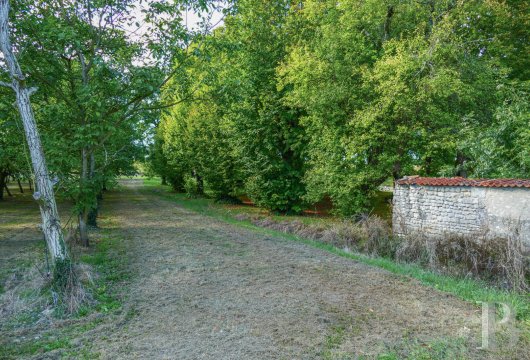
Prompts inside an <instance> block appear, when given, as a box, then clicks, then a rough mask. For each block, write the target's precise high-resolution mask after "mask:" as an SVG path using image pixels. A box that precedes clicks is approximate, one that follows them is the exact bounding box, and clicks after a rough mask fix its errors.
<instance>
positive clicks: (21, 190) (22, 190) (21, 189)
mask: <svg viewBox="0 0 530 360" xmlns="http://www.w3.org/2000/svg"><path fill="white" fill-rule="evenodd" d="M17 184H18V189H19V190H20V193H21V194H24V188H23V187H22V183H21V182H20V178H17Z"/></svg>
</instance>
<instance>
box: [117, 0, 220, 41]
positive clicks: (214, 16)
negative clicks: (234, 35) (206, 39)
mask: <svg viewBox="0 0 530 360" xmlns="http://www.w3.org/2000/svg"><path fill="white" fill-rule="evenodd" d="M148 4H149V0H147V1H145V0H138V1H136V2H135V9H134V10H133V12H132V14H133V15H134V16H135V17H136V22H137V23H138V24H139V25H140V26H139V27H138V26H136V24H135V22H133V23H132V24H131V25H126V26H124V27H125V29H126V30H128V31H129V33H130V34H131V35H132V36H135V35H142V34H144V32H145V30H146V28H147V27H146V26H145V22H144V14H143V13H142V9H145V8H146V7H147V6H148ZM210 15H211V19H210V24H215V26H214V27H213V28H216V27H218V26H222V25H223V20H222V19H223V14H222V13H221V12H219V11H216V10H214V11H213V12H212V13H211V14H210ZM183 21H184V23H185V25H186V27H187V28H188V29H189V30H198V29H199V23H200V22H201V18H200V17H199V14H197V13H196V12H195V11H193V10H192V9H190V10H188V11H186V13H185V14H184V16H183ZM213 28H212V29H213Z"/></svg>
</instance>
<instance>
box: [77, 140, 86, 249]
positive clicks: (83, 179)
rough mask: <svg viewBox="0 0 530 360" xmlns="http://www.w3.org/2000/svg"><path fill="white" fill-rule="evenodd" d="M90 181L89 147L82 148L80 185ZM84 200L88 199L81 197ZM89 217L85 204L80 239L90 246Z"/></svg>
mask: <svg viewBox="0 0 530 360" xmlns="http://www.w3.org/2000/svg"><path fill="white" fill-rule="evenodd" d="M87 182H88V150H87V148H85V147H84V148H83V149H82V150H81V179H80V184H79V186H80V187H81V188H83V187H84V186H86V185H87ZM81 201H82V202H84V201H86V200H85V199H81ZM87 217H88V211H87V206H86V205H85V204H83V206H82V210H81V212H80V213H79V216H78V219H79V226H78V229H79V240H80V241H81V244H82V245H83V246H86V247H88V246H89V241H88V230H87V226H86V224H87Z"/></svg>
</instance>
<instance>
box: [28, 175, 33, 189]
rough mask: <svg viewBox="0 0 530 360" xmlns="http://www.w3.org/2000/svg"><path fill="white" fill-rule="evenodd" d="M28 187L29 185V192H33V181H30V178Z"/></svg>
mask: <svg viewBox="0 0 530 360" xmlns="http://www.w3.org/2000/svg"><path fill="white" fill-rule="evenodd" d="M28 185H29V191H33V181H31V177H29V178H28Z"/></svg>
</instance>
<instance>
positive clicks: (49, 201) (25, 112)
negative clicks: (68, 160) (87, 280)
mask: <svg viewBox="0 0 530 360" xmlns="http://www.w3.org/2000/svg"><path fill="white" fill-rule="evenodd" d="M0 51H1V52H2V54H3V56H4V59H5V62H6V64H7V67H8V70H9V75H10V77H11V84H10V87H11V88H12V89H13V91H14V92H15V95H16V103H17V107H18V110H19V112H20V116H21V118H22V123H23V125H24V132H25V135H26V141H27V143H28V147H29V152H30V156H31V164H32V167H33V172H34V173H35V188H36V189H35V190H36V191H35V193H34V195H33V197H34V198H35V199H36V200H37V201H38V203H39V208H40V213H41V217H42V231H43V233H44V237H45V239H46V243H47V245H48V250H49V251H50V253H51V256H52V258H53V259H54V261H55V263H57V262H58V261H64V260H66V259H67V258H68V254H67V251H66V247H65V244H64V238H63V233H62V230H61V223H60V221H59V214H58V212H57V204H56V202H55V194H54V191H53V185H52V183H51V181H50V176H49V173H48V167H47V166H46V160H45V157H44V152H43V150H42V144H41V141H40V136H39V132H38V129H37V124H36V122H35V116H34V114H33V110H32V108H31V102H30V95H31V94H32V92H34V91H35V89H33V88H28V87H27V85H26V78H25V76H24V74H23V73H22V70H21V69H20V66H19V64H18V61H17V59H16V57H15V54H14V53H13V48H12V46H11V41H10V38H9V0H0Z"/></svg>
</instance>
